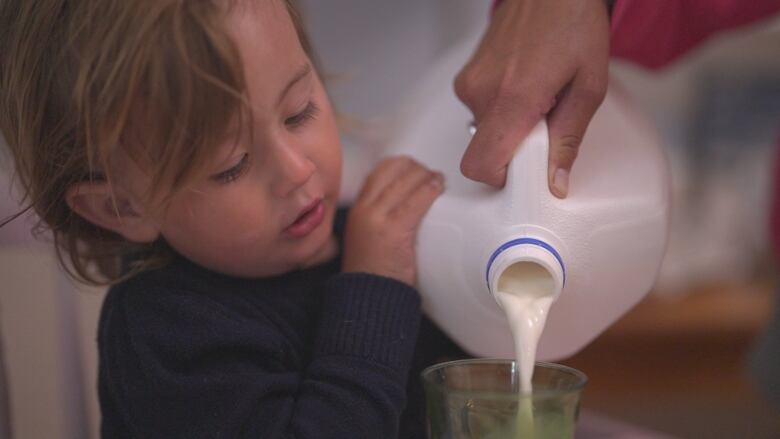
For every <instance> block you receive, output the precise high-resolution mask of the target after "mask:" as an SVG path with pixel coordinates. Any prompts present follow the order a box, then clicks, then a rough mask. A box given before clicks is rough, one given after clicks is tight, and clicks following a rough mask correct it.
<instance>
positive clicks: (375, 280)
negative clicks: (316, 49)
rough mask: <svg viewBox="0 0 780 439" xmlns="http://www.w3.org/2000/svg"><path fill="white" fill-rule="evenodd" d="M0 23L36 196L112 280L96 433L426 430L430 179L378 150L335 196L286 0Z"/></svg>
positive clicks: (335, 180)
mask: <svg viewBox="0 0 780 439" xmlns="http://www.w3.org/2000/svg"><path fill="white" fill-rule="evenodd" d="M0 23H2V26H0V53H2V54H3V56H2V58H1V59H0V87H1V89H2V105H0V128H1V129H2V133H3V135H4V136H5V137H6V139H7V142H8V144H9V146H10V148H11V151H12V153H13V157H14V160H15V165H16V170H17V175H18V178H19V181H20V182H21V184H22V187H23V188H24V189H25V193H26V195H27V200H28V201H29V204H30V205H31V206H32V207H33V208H34V209H35V211H36V212H37V213H38V215H39V216H40V218H41V221H42V222H43V223H44V224H45V225H46V226H47V227H49V228H50V229H51V231H52V234H53V237H54V240H55V243H56V245H57V248H58V251H59V252H60V255H61V258H63V259H67V260H68V261H69V265H68V266H69V267H71V269H72V273H73V274H74V275H76V276H78V277H79V278H81V279H83V280H87V281H90V282H100V281H102V280H107V281H108V282H109V283H111V284H113V285H112V287H111V288H110V291H109V293H108V296H107V297H106V299H105V303H104V305H103V310H102V315H101V320H100V326H99V334H98V343H99V350H100V372H99V383H98V386H99V393H100V404H101V410H102V435H103V436H104V437H111V438H115V437H118V438H121V437H135V438H175V437H182V438H196V437H208V438H214V437H224V438H228V437H255V438H258V437H263V438H276V437H296V438H310V437H311V438H315V437H316V438H369V437H372V438H373V437H377V438H379V437H382V438H385V437H386V438H394V437H403V438H413V437H423V435H424V434H423V427H422V419H423V404H422V393H421V390H420V385H419V378H418V376H417V374H418V373H419V370H420V369H421V368H422V367H423V366H425V365H427V364H430V363H432V362H433V361H434V359H435V358H436V356H438V355H442V354H447V353H448V352H446V350H442V349H436V348H441V347H442V346H445V347H446V348H447V349H450V350H451V351H452V352H455V351H456V350H455V349H454V348H453V347H452V345H450V344H448V343H449V342H448V341H447V340H446V339H445V338H444V337H443V336H442V335H441V334H440V333H438V332H436V331H435V330H434V329H433V328H432V327H431V326H430V323H428V322H427V321H425V320H422V325H423V327H424V329H425V332H424V333H423V334H422V335H424V337H423V338H421V340H420V343H418V344H417V346H416V350H415V344H416V341H417V339H418V328H419V327H420V322H421V318H420V299H419V296H418V294H417V292H416V291H415V290H414V288H413V287H412V285H414V281H415V261H414V240H415V234H416V230H417V227H418V225H419V223H420V220H421V218H422V217H423V216H424V214H425V213H426V211H427V210H428V208H429V207H430V205H431V204H432V203H433V201H434V200H435V199H436V197H437V196H438V195H439V194H440V193H441V191H442V187H443V185H442V177H441V175H440V174H438V173H436V172H432V171H430V170H428V169H425V168H424V167H422V166H421V165H419V164H417V163H416V162H414V161H413V160H411V159H408V158H391V159H387V160H385V161H383V162H382V163H380V164H379V165H378V166H377V167H376V169H374V170H373V172H372V173H371V174H370V175H369V177H368V178H367V181H366V183H365V185H364V187H363V189H362V191H361V193H360V194H359V196H358V199H357V201H356V203H355V205H354V206H353V208H352V209H351V211H350V212H349V214H348V215H347V217H346V219H345V218H344V212H343V211H337V206H336V202H337V199H338V192H339V182H340V172H341V156H340V154H341V152H340V145H339V139H338V133H337V130H336V123H335V119H334V115H333V110H332V109H331V106H330V104H329V101H328V97H327V95H326V93H325V91H324V89H323V86H322V83H321V82H320V79H319V76H318V74H317V71H316V69H315V68H314V67H313V63H312V61H311V58H310V57H309V54H308V51H307V48H308V45H307V44H306V40H305V38H304V36H303V33H302V29H301V23H300V19H299V17H298V15H297V14H296V13H295V9H294V8H293V6H292V5H291V4H290V1H289V0H287V1H285V0H262V1H250V0H236V1H229V0H215V1H213V2H211V1H205V0H200V1H196V0H189V1H181V0H100V1H88V0H81V1H73V0H71V1H67V0H36V1H34V2H31V1H26V0H24V1H23V0H16V1H13V0H6V1H3V2H0ZM344 220H345V221H344ZM344 222H345V223H346V224H344ZM334 230H335V233H334ZM342 235H343V240H342V239H341V238H342ZM339 248H341V250H339ZM339 270H340V272H339ZM407 384H408V388H407ZM407 399H408V401H407ZM407 405H408V410H407V411H406V412H404V413H403V416H402V411H404V409H405V407H406V406H407Z"/></svg>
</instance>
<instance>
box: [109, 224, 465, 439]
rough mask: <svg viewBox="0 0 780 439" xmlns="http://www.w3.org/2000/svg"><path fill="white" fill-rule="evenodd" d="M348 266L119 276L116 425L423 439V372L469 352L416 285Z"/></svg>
mask: <svg viewBox="0 0 780 439" xmlns="http://www.w3.org/2000/svg"><path fill="white" fill-rule="evenodd" d="M339 217H340V218H341V220H340V221H337V224H343V212H341V213H340V215H339ZM339 264H340V261H339V260H338V259H335V260H333V261H331V262H329V263H326V264H323V265H320V266H318V267H314V268H311V269H308V270H303V271H297V272H293V273H289V274H286V275H283V276H279V277H275V278H268V279H260V280H258V279H254V280H249V279H239V278H234V277H229V276H225V275H222V274H219V273H216V272H213V271H209V270H207V269H205V268H203V267H200V266H198V265H196V264H194V263H192V262H190V261H188V260H186V259H185V258H183V257H181V256H176V257H174V260H173V261H172V262H171V263H170V264H169V265H167V266H166V267H165V268H163V269H159V270H154V271H148V272H145V273H142V274H140V275H137V276H135V277H133V278H131V279H129V280H128V281H125V282H123V283H121V284H119V285H117V286H115V287H113V288H111V290H110V291H109V294H108V296H107V297H106V300H105V302H104V304H103V310H102V315H101V320H100V326H99V333H98V344H99V351H100V371H99V393H100V405H101V411H102V416H103V418H102V427H101V428H102V435H103V437H105V438H125V437H133V438H201V437H203V438H235V437H252V438H298V439H305V438H396V437H400V438H404V439H406V438H423V437H424V436H425V435H424V424H423V420H424V396H423V392H422V388H421V385H420V382H419V372H420V371H421V370H422V368H424V367H426V366H428V365H430V364H432V363H434V362H437V361H441V360H443V359H445V358H444V357H459V356H462V352H461V351H460V350H459V349H458V348H457V347H455V346H454V345H453V344H452V343H451V342H450V341H449V340H448V339H447V338H446V336H444V335H443V334H442V333H441V332H439V331H438V330H437V329H436V328H435V327H434V326H433V325H432V324H431V323H430V322H429V321H427V320H426V319H424V318H422V319H421V313H420V298H419V295H418V293H417V291H416V290H415V289H413V288H412V287H410V286H408V285H406V284H404V283H401V282H398V281H395V280H393V279H389V278H384V277H380V276H374V275H369V274H362V273H339ZM421 327H422V329H421ZM418 335H419V338H418Z"/></svg>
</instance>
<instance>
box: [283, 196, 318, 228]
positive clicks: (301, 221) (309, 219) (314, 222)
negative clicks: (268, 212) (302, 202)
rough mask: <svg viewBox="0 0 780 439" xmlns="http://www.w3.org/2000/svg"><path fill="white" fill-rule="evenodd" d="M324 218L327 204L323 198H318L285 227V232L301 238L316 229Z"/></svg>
mask: <svg viewBox="0 0 780 439" xmlns="http://www.w3.org/2000/svg"><path fill="white" fill-rule="evenodd" d="M324 219H325V205H324V203H323V202H322V199H321V198H318V199H316V200H314V201H313V202H312V203H311V204H310V205H309V206H307V207H306V208H305V209H304V210H303V213H302V214H301V215H300V216H299V217H298V218H297V219H296V220H295V222H294V223H292V224H290V225H289V226H288V227H287V228H286V229H284V232H285V233H286V234H287V235H288V236H291V237H293V238H300V237H303V236H306V235H308V234H309V233H311V232H312V231H314V229H316V228H317V226H319V225H320V224H322V221H323V220H324Z"/></svg>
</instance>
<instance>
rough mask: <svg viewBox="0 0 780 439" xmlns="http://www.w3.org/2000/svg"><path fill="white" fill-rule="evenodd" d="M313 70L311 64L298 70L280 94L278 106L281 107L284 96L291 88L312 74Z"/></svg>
mask: <svg viewBox="0 0 780 439" xmlns="http://www.w3.org/2000/svg"><path fill="white" fill-rule="evenodd" d="M311 71H312V68H311V64H310V63H306V65H304V66H303V67H301V68H300V69H298V72H297V73H296V74H295V76H293V79H292V80H291V81H290V82H289V83H288V84H287V85H286V86H285V87H284V90H282V92H281V93H280V94H279V99H278V101H277V103H276V105H281V103H282V100H283V99H284V96H285V95H286V94H287V93H288V92H289V91H290V89H291V88H293V86H294V85H295V84H297V83H298V82H300V81H301V80H302V79H304V78H305V77H307V76H309V74H310V73H311Z"/></svg>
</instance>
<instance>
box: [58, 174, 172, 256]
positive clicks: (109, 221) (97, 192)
mask: <svg viewBox="0 0 780 439" xmlns="http://www.w3.org/2000/svg"><path fill="white" fill-rule="evenodd" d="M65 201H66V202H67V203H68V206H70V208H71V210H73V211H74V212H75V213H76V214H77V215H79V216H81V217H82V218H84V219H85V220H87V221H89V222H91V223H92V224H95V225H97V226H100V227H102V228H104V229H107V230H111V231H113V232H116V233H118V234H120V235H122V236H123V237H124V238H125V239H127V240H128V241H131V242H138V243H147V242H153V241H155V240H157V238H158V237H159V236H160V229H159V228H158V226H157V225H156V224H155V222H154V221H152V218H150V217H148V216H147V215H145V213H144V211H143V209H141V208H140V205H138V204H137V203H135V202H133V200H132V199H131V198H130V197H129V196H127V195H124V194H121V193H119V194H116V193H115V194H114V198H112V196H111V190H110V187H109V186H108V183H106V182H99V181H93V182H82V183H76V184H74V185H72V186H70V187H69V188H68V190H67V191H66V193H65Z"/></svg>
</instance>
